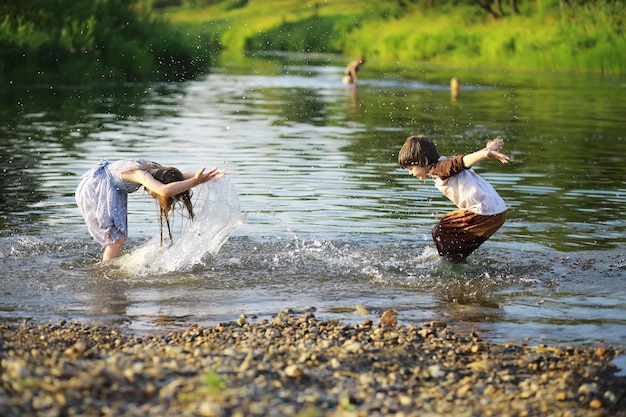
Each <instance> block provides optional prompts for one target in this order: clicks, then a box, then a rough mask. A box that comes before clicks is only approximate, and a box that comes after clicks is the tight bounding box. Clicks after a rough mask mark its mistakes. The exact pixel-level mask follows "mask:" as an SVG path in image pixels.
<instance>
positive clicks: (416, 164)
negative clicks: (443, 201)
mask: <svg viewBox="0 0 626 417" xmlns="http://www.w3.org/2000/svg"><path fill="white" fill-rule="evenodd" d="M503 145H504V142H503V141H502V139H500V138H497V139H493V140H491V141H489V142H488V143H487V145H486V146H485V147H484V148H483V149H481V150H478V151H476V152H472V153H468V154H466V155H457V156H452V157H445V156H440V155H439V152H438V151H437V147H436V146H435V144H434V143H433V142H432V141H431V140H430V139H429V138H428V137H426V136H422V135H419V136H410V137H408V138H407V139H406V141H405V142H404V145H403V146H402V148H401V149H400V152H399V153H398V164H399V165H400V166H401V167H402V168H406V169H408V170H409V175H412V176H414V177H416V178H419V179H424V178H426V176H429V177H431V178H433V179H434V181H435V186H436V187H437V188H438V189H439V191H441V192H442V193H443V194H444V195H445V196H446V197H448V198H449V199H450V200H451V201H452V202H453V203H454V204H456V205H457V207H458V208H459V209H458V210H454V211H452V212H450V213H447V214H446V215H444V216H443V217H442V218H441V219H440V220H439V222H438V223H437V224H436V225H435V226H434V227H433V230H432V235H433V240H434V241H435V246H436V247H437V251H438V252H439V255H441V256H442V257H444V258H445V259H447V260H449V261H451V262H453V263H463V262H465V259H466V258H467V257H468V256H469V255H470V254H471V253H472V252H474V251H475V250H476V249H478V247H479V246H480V245H481V244H483V242H485V241H486V240H487V239H489V238H490V237H491V236H492V235H493V234H494V233H495V232H496V231H497V230H498V229H499V228H500V227H501V226H502V225H503V224H504V221H505V220H506V212H507V207H506V204H505V203H504V200H502V198H501V197H500V196H499V195H498V193H497V192H496V190H495V189H494V188H493V187H492V186H491V184H489V183H488V182H487V181H485V180H484V179H483V178H482V177H480V176H479V175H478V174H476V173H475V172H474V170H472V169H471V167H472V166H473V165H475V164H476V163H478V162H480V161H482V160H484V159H492V158H494V159H498V160H499V161H500V162H502V163H503V164H506V163H508V162H509V161H510V160H511V158H509V157H508V156H507V155H505V154H503V153H501V152H500V150H501V149H502V146H503Z"/></svg>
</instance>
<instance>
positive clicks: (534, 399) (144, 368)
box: [0, 312, 626, 417]
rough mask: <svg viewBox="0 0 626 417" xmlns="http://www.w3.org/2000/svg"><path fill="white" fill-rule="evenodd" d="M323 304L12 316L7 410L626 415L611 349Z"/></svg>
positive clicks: (5, 328) (1, 351)
mask: <svg viewBox="0 0 626 417" xmlns="http://www.w3.org/2000/svg"><path fill="white" fill-rule="evenodd" d="M394 321H395V320H393V317H392V320H389V321H388V323H389V324H388V325H382V324H379V323H372V322H371V321H365V322H363V323H362V324H359V325H356V326H349V325H346V324H343V323H341V322H337V321H319V320H317V319H316V318H315V316H314V314H313V312H307V313H305V314H291V313H290V312H284V313H279V314H277V315H276V316H275V317H274V318H273V319H272V320H264V321H260V322H254V321H251V320H249V319H248V318H245V317H244V316H242V317H240V318H239V319H238V320H237V321H236V322H231V323H224V324H219V325H216V326H214V327H211V328H204V327H201V326H190V327H189V328H187V329H185V330H184V331H180V332H176V333H169V334H165V335H152V336H143V335H142V336H137V335H133V334H128V333H125V332H124V331H122V330H120V329H116V328H112V327H106V328H105V327H89V326H84V325H81V324H78V323H65V322H60V323H58V324H53V325H50V324H46V325H33V324H22V325H16V324H2V325H0V359H1V366H0V372H1V380H0V382H1V385H0V415H2V416H6V417H13V416H159V417H163V416H301V417H314V416H368V417H369V416H383V415H385V416H387V415H395V416H437V415H454V416H455V417H463V416H468V417H469V416H472V417H473V416H499V417H502V416H572V417H573V416H626V378H624V377H617V376H615V375H614V374H615V372H616V371H617V369H616V368H615V366H613V365H612V364H611V362H610V361H611V359H612V358H613V357H614V355H615V354H616V353H619V352H615V351H614V350H612V349H609V348H602V347H600V348H593V349H587V348H579V347H573V348H557V347H546V346H539V347H529V346H518V345H499V344H492V343H488V342H484V341H481V340H480V338H479V335H476V334H467V335H460V334H455V333H453V332H452V331H450V330H449V329H447V328H446V326H445V324H444V323H425V324H423V325H422V326H405V325H402V324H397V325H395V323H394Z"/></svg>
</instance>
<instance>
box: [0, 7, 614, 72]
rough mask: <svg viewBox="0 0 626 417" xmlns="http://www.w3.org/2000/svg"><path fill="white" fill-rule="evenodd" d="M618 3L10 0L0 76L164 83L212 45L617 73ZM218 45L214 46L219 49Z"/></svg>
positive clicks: (375, 62)
mask: <svg viewBox="0 0 626 417" xmlns="http://www.w3.org/2000/svg"><path fill="white" fill-rule="evenodd" d="M625 9H626V8H625V7H624V4H623V1H620V0H436V1H435V0H388V1H380V0H360V1H353V0H334V1H332V0H327V1H321V0H313V1H311V0H264V1H250V0H83V1H76V0H20V1H10V2H1V3H0V79H3V80H11V81H20V80H22V81H31V80H43V79H65V80H67V79H70V80H81V79H103V78H104V79H118V80H119V79H123V80H138V79H168V80H181V79H186V78H190V77H193V76H195V75H197V74H198V73H201V72H203V71H205V70H206V69H207V67H208V66H210V65H211V63H212V62H213V59H214V58H215V57H216V56H217V55H218V53H222V54H226V56H228V57H229V59H236V58H241V57H243V56H245V54H246V53H250V52H260V51H293V52H307V53H335V54H341V55H345V56H346V57H355V56H358V55H361V54H365V55H366V56H367V57H368V60H369V62H370V64H368V66H370V67H374V66H376V67H379V68H384V67H385V66H406V67H412V66H414V65H415V64H416V63H419V62H425V61H428V62H435V63H438V64H444V65H448V66H457V67H489V68H494V69H495V68H501V69H515V70H550V71H580V72H599V73H613V74H621V73H624V72H626V36H625V33H624V26H625V25H624V23H625V19H626V18H625V16H626V10H625ZM219 51H221V52H219Z"/></svg>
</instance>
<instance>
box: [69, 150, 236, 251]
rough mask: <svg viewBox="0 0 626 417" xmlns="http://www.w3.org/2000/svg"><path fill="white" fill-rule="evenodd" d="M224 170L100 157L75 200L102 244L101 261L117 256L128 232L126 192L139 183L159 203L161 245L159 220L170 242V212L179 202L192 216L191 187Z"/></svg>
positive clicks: (82, 179) (83, 182) (214, 177)
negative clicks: (192, 169) (184, 168)
mask: <svg viewBox="0 0 626 417" xmlns="http://www.w3.org/2000/svg"><path fill="white" fill-rule="evenodd" d="M224 173H225V171H224V170H219V169H217V168H212V169H210V170H209V171H207V172H205V168H202V169H200V170H199V171H198V172H196V173H193V172H181V171H179V170H178V169H177V168H174V167H164V166H162V165H160V164H158V163H156V162H151V161H146V160H144V159H130V160H122V161H115V162H109V161H107V160H104V159H103V160H101V161H100V162H99V163H98V164H97V165H96V166H95V167H93V168H92V169H90V170H89V171H87V172H86V173H85V174H83V176H82V177H81V180H80V183H79V184H78V187H77V188H76V195H75V197H76V203H77V204H78V208H79V209H80V212H81V214H82V215H83V217H84V218H85V222H86V224H87V229H88V230H89V234H90V235H91V236H92V237H93V238H94V240H95V241H96V242H98V243H100V244H101V245H102V246H103V247H104V253H103V256H102V260H103V261H108V260H110V259H113V258H117V257H119V256H120V255H121V253H122V246H123V245H124V241H125V240H126V237H127V233H128V208H127V205H128V194H129V193H132V192H135V191H137V190H138V189H139V188H140V187H141V186H143V187H144V188H145V190H146V191H147V192H149V193H150V195H152V197H154V198H155V199H157V201H158V202H159V208H160V225H161V245H162V244H163V223H164V222H165V223H166V224H167V230H168V234H169V238H170V244H171V242H172V231H171V227H170V212H171V211H172V210H173V209H174V208H175V205H176V204H177V203H182V204H183V205H184V206H185V208H186V209H187V212H188V213H189V217H190V218H191V219H193V217H194V214H193V205H192V203H191V188H193V187H195V186H197V185H199V184H202V183H204V182H207V181H210V180H213V179H217V178H220V177H222V176H223V175H224Z"/></svg>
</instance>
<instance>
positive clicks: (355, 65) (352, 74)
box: [342, 55, 367, 84]
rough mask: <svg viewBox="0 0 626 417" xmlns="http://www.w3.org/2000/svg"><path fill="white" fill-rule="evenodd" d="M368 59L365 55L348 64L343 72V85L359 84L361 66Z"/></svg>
mask: <svg viewBox="0 0 626 417" xmlns="http://www.w3.org/2000/svg"><path fill="white" fill-rule="evenodd" d="M366 61H367V59H366V58H365V56H364V55H361V57H360V58H359V59H356V60H354V61H352V62H350V63H349V64H348V66H347V67H346V69H345V70H344V72H343V74H344V75H343V80H342V81H343V83H344V84H356V83H358V82H359V78H358V77H357V76H356V73H357V72H358V71H359V70H360V69H361V66H363V64H365V62H366Z"/></svg>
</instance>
